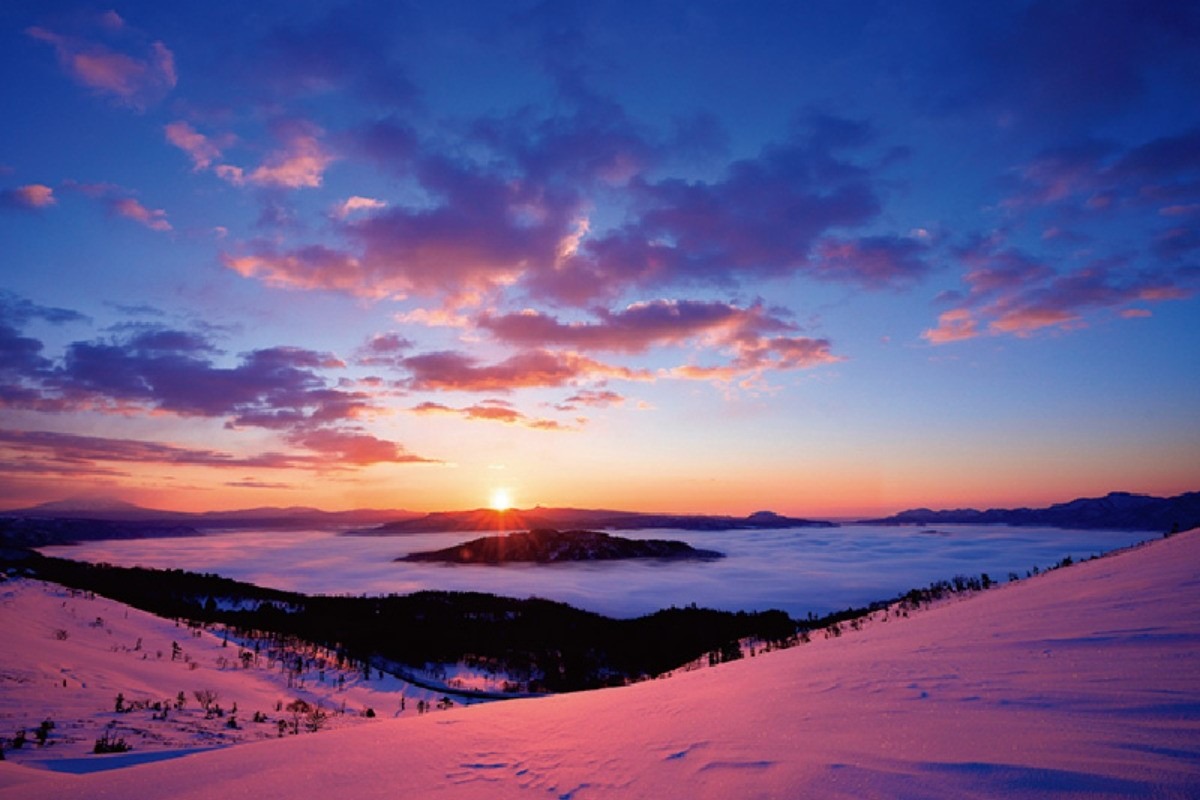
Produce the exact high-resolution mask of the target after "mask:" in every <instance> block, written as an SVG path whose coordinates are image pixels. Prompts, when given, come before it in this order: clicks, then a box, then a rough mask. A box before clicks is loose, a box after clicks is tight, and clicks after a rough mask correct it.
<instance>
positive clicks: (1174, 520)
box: [863, 492, 1200, 533]
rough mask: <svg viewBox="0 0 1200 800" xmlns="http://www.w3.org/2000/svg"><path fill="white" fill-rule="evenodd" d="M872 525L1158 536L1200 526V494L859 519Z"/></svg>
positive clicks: (1118, 495) (1119, 495) (1121, 496)
mask: <svg viewBox="0 0 1200 800" xmlns="http://www.w3.org/2000/svg"><path fill="white" fill-rule="evenodd" d="M863 522H864V523H868V524H872V525H932V524H942V525H954V524H968V525H990V524H997V525H1023V526H1030V525H1046V526H1050V527H1055V528H1111V529H1114V530H1146V531H1162V532H1164V533H1165V532H1167V531H1171V530H1176V529H1177V530H1181V531H1182V530H1188V529H1189V528H1195V527H1200V492H1188V493H1186V494H1181V495H1178V496H1177V497H1151V496H1150V495H1144V494H1130V493H1129V492H1112V493H1110V494H1108V495H1105V496H1104V497H1094V498H1079V499H1077V500H1072V501H1070V502H1069V503H1058V504H1056V505H1052V506H1048V507H1047V508H1013V509H1004V508H990V509H988V510H987V511H979V510H977V509H973V508H956V509H950V510H944V511H932V510H930V509H928V508H915V509H911V510H909V511H902V512H900V513H899V514H896V515H895V516H892V517H884V518H883V519H871V520H863Z"/></svg>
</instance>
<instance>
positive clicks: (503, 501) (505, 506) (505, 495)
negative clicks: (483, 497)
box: [488, 489, 513, 511]
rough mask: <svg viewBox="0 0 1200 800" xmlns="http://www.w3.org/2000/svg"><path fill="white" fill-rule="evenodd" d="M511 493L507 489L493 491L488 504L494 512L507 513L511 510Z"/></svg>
mask: <svg viewBox="0 0 1200 800" xmlns="http://www.w3.org/2000/svg"><path fill="white" fill-rule="evenodd" d="M512 505H513V501H512V493H511V492H509V490H508V489H493V490H492V499H491V501H490V502H489V503H488V506H490V507H491V508H492V509H493V510H494V511H508V510H509V509H510V508H512Z"/></svg>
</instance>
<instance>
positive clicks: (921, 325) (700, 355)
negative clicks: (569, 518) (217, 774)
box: [0, 2, 1200, 514]
mask: <svg viewBox="0 0 1200 800" xmlns="http://www.w3.org/2000/svg"><path fill="white" fill-rule="evenodd" d="M1197 34H1200V12H1197V10H1196V9H1195V8H1194V7H1192V6H1191V5H1190V4H1186V3H1137V4H1135V3H1130V2H1099V3H1070V2H1056V3H1011V4H997V5H995V6H994V7H993V6H988V7H986V8H973V7H972V8H966V7H963V6H962V4H957V3H937V2H927V3H911V4H903V5H900V4H892V3H833V2H816V3H806V4H799V3H748V4H747V3H743V4H736V3H723V2H712V3H686V4H684V3H636V4H635V3H606V4H576V3H545V4H536V3H504V4H500V3H495V4H491V3H436V4H435V3H411V4H399V3H380V2H358V3H346V4H336V3H316V2H313V3H286V4H284V3H256V4H254V5H253V6H252V7H247V6H245V5H244V4H234V3H222V2H215V3H203V4H201V3H178V4H158V3H123V4H117V5H107V4H99V5H97V4H86V3H84V4H79V3H44V2H39V3H30V2H17V3H9V4H6V5H5V7H4V8H3V10H0V36H2V37H3V45H4V46H3V48H0V65H2V68H3V74H4V75H5V76H7V80H5V81H4V82H3V85H2V86H0V92H2V93H3V102H4V107H5V108H6V109H8V111H7V112H6V116H7V117H8V119H9V123H8V124H7V125H5V126H3V129H0V243H2V245H3V259H2V263H0V270H2V271H3V272H2V275H3V284H2V288H3V295H2V296H0V387H3V391H2V393H0V403H2V404H3V405H0V470H3V474H4V480H3V481H2V484H3V486H4V487H5V488H4V489H3V490H2V491H0V503H2V504H4V505H7V506H9V507H16V506H20V505H24V504H27V503H31V502H37V501H41V500H48V499H55V498H58V497H61V496H64V495H80V494H104V495H112V496H119V497H123V498H126V499H130V500H136V501H137V502H141V503H144V504H148V505H158V506H170V507H177V508H209V507H214V508H215V507H220V508H229V507H239V506H250V505H265V504H271V505H293V504H305V505H320V506H323V507H327V508H344V507H351V506H360V505H370V506H388V507H408V508H416V509H437V508H450V507H460V506H475V505H482V504H484V503H486V502H487V498H488V497H489V496H490V493H491V492H492V491H493V490H495V489H498V488H505V489H508V490H509V492H510V494H511V496H512V499H513V501H514V502H515V503H517V504H518V505H522V506H530V505H534V504H537V503H541V504H545V505H578V506H608V507H627V508H641V509H647V510H650V509H654V510H696V511H712V512H718V511H719V512H737V513H747V512H750V511H753V510H756V509H759V508H774V509H776V510H781V511H788V512H792V513H808V514H857V513H876V512H882V511H888V510H894V509H898V508H903V507H907V506H912V505H935V506H940V505H967V504H970V505H1014V504H1039V503H1044V502H1051V501H1054V500H1061V499H1068V498H1069V497H1073V496H1077V495H1087V494H1100V493H1104V492H1106V491H1109V490H1113V489H1127V490H1133V491H1144V492H1151V493H1162V494H1166V493H1175V492H1179V491H1184V490H1188V489H1194V488H1196V486H1197V482H1198V478H1200V422H1198V419H1200V418H1198V416H1197V414H1196V412H1195V408H1196V406H1195V398H1196V397H1198V396H1200V379H1198V378H1197V375H1198V374H1200V371H1198V370H1197V366H1198V365H1200V345H1198V342H1200V336H1198V335H1197V333H1198V323H1197V321H1196V320H1197V313H1196V312H1197V307H1196V299H1195V292H1196V288H1197V284H1198V283H1200V270H1198V269H1197V267H1198V264H1197V258H1198V257H1197V253H1198V252H1200V233H1198V231H1200V225H1198V221H1200V103H1198V102H1197V100H1198V99H1200V97H1198V96H1197V95H1198V94H1200V91H1198V90H1197V89H1196V87H1197V86H1200V51H1197V48H1196V47H1195V45H1194V42H1195V41H1196V38H1197Z"/></svg>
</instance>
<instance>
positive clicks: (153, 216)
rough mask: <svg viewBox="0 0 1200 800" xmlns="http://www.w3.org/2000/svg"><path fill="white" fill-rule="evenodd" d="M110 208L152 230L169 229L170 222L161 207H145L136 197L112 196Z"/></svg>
mask: <svg viewBox="0 0 1200 800" xmlns="http://www.w3.org/2000/svg"><path fill="white" fill-rule="evenodd" d="M110 208H112V210H113V213H115V214H118V215H120V216H122V217H125V218H127V219H131V220H133V221H134V222H138V223H141V224H142V225H145V226H146V227H147V228H149V229H150V230H152V231H169V230H171V223H170V222H168V221H167V212H166V211H164V210H163V209H161V208H154V209H151V208H146V207H145V206H144V205H142V204H141V203H140V202H139V201H138V200H137V199H136V198H133V197H118V198H113V199H112V200H111V203H110Z"/></svg>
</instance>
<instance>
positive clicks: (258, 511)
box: [0, 498, 421, 538]
mask: <svg viewBox="0 0 1200 800" xmlns="http://www.w3.org/2000/svg"><path fill="white" fill-rule="evenodd" d="M417 516H421V515H420V514H418V513H417V512H413V511H404V510H401V509H375V508H364V509H354V510H350V511H322V510H321V509H319V508H309V507H307V506H289V507H287V508H276V507H273V506H265V507H261V508H243V509H237V510H234V511H203V512H195V513H193V512H187V511H167V510H163V509H156V508H145V507H143V506H139V505H135V504H133V503H126V502H124V501H121V500H115V499H107V498H69V499H67V500H55V501H53V502H49V503H42V504H40V505H36V506H32V507H30V508H19V509H13V510H10V511H4V512H0V519H4V518H24V519H75V520H98V521H104V522H124V523H130V522H136V523H141V524H144V525H160V526H171V525H190V526H191V527H193V528H197V529H229V528H282V529H296V528H319V527H336V526H345V525H373V524H378V523H381V522H390V521H394V520H396V519H397V518H412V517H417ZM100 538H113V537H100Z"/></svg>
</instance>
